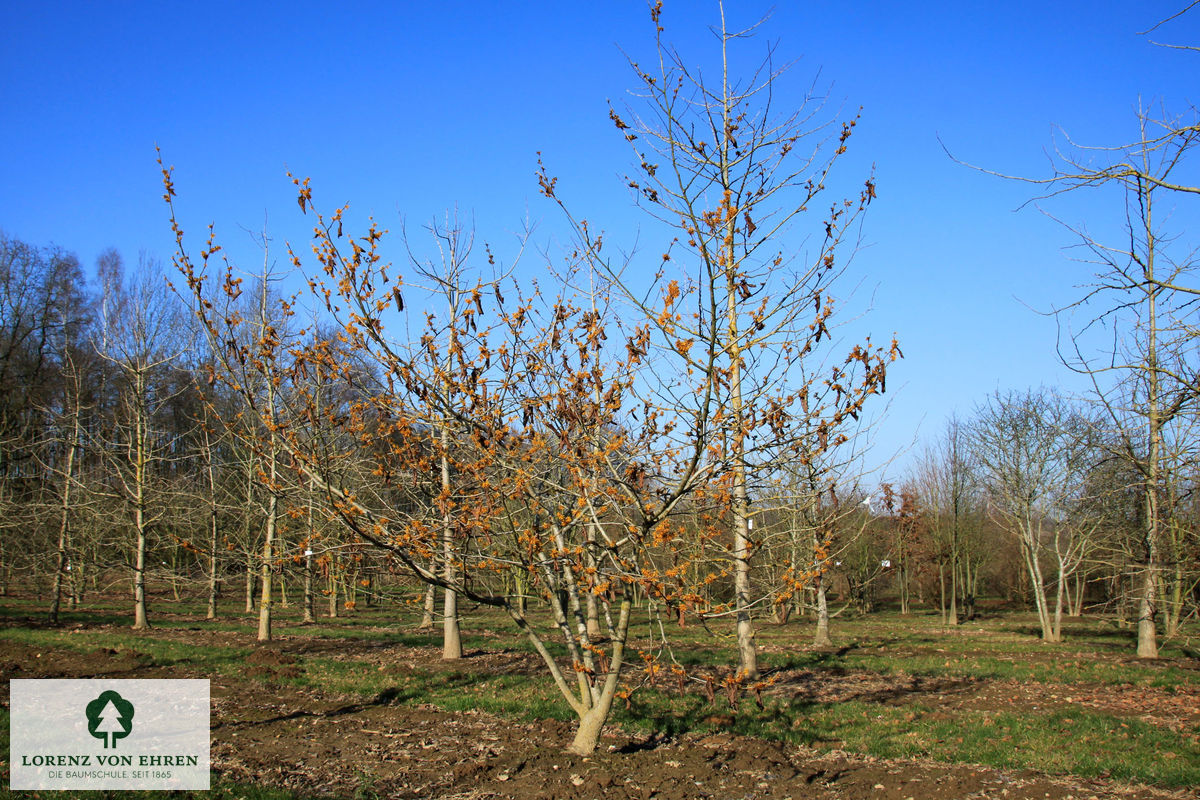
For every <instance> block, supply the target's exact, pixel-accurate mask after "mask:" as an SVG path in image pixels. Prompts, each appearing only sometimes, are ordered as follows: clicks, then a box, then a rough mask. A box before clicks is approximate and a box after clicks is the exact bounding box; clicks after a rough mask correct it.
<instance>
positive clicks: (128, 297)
mask: <svg viewBox="0 0 1200 800" xmlns="http://www.w3.org/2000/svg"><path fill="white" fill-rule="evenodd" d="M99 271H100V279H101V282H102V288H103V300H102V303H101V313H100V332H99V340H98V341H97V342H96V352H97V353H98V354H99V355H100V357H101V358H103V359H104V360H106V361H107V362H109V363H110V364H111V365H112V367H113V368H114V369H115V370H116V381H117V386H118V391H119V397H120V401H119V403H120V404H119V407H118V409H117V418H116V420H115V424H114V429H113V431H112V441H111V442H109V443H108V444H109V447H108V448H106V450H107V451H108V452H110V453H111V454H112V455H111V457H110V462H111V464H112V466H113V479H114V486H115V489H116V492H117V495H118V497H119V498H120V499H121V501H122V502H123V504H124V505H125V506H126V507H127V508H128V510H129V513H130V518H131V519H130V522H131V523H132V526H133V532H134V537H133V538H134V547H133V555H132V559H131V560H132V565H131V566H132V572H133V599H134V623H133V627H134V628H146V627H149V621H148V619H147V616H146V569H147V563H146V554H147V544H148V539H149V536H150V533H151V531H152V530H153V528H154V526H155V525H156V524H157V523H158V522H159V521H161V519H162V518H163V514H164V513H165V512H164V508H163V506H162V505H161V504H156V503H154V502H153V501H154V495H155V491H156V484H157V482H158V481H157V478H158V475H157V471H158V470H159V469H160V468H161V466H162V465H163V464H164V463H165V462H166V461H167V460H169V459H170V458H172V457H173V454H172V452H171V448H170V437H169V436H165V435H164V434H163V431H162V428H161V426H160V424H159V423H160V414H161V412H162V411H163V410H164V409H165V408H166V406H167V405H168V404H169V403H170V402H171V400H172V399H173V397H174V395H175V393H176V392H178V391H180V390H181V389H179V388H178V387H174V388H173V387H171V385H170V383H169V382H168V381H167V380H166V379H165V378H166V373H167V371H168V369H169V368H170V367H171V365H173V364H174V363H175V361H176V360H177V359H178V358H179V357H180V355H181V354H182V353H183V352H184V350H185V349H186V348H187V342H186V340H185V338H184V337H182V336H181V332H185V331H186V330H187V326H185V325H181V319H180V311H181V307H180V306H179V304H178V303H177V301H176V300H175V298H174V297H172V296H171V294H170V292H169V291H168V288H167V284H166V280H165V277H164V276H163V274H162V272H161V270H160V268H159V266H158V264H157V262H154V261H151V260H147V259H144V258H143V259H142V260H140V261H139V264H138V268H137V269H136V270H135V271H134V272H132V273H131V274H130V275H129V276H128V278H126V276H125V275H124V274H123V269H122V265H121V261H120V257H119V256H118V255H117V254H116V253H115V252H113V251H110V252H109V253H107V254H106V255H104V256H102V257H101V261H100V266H99Z"/></svg>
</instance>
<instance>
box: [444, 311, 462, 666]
mask: <svg viewBox="0 0 1200 800" xmlns="http://www.w3.org/2000/svg"><path fill="white" fill-rule="evenodd" d="M451 335H453V333H452V334H451ZM441 440H442V494H443V495H444V496H445V497H446V498H447V502H449V499H448V498H449V497H450V457H449V456H448V455H447V448H449V447H450V431H449V429H448V428H447V425H446V424H445V423H443V425H442V430H441ZM452 523H453V520H452V519H451V517H450V512H449V511H448V510H447V511H446V512H445V513H444V514H443V516H442V578H443V579H444V580H445V581H446V589H445V592H444V593H443V595H442V659H443V660H445V661H455V660H457V659H460V658H462V654H463V651H462V633H461V631H460V630H459V626H458V593H457V592H455V591H454V589H452V588H450V587H452V586H454V582H455V580H457V578H458V575H457V570H456V569H455V566H454V529H453V527H452Z"/></svg>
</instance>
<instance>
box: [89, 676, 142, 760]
mask: <svg viewBox="0 0 1200 800" xmlns="http://www.w3.org/2000/svg"><path fill="white" fill-rule="evenodd" d="M84 713H86V714H87V720H88V733H90V734H91V735H92V736H95V737H96V738H97V739H103V740H104V747H105V749H108V748H110V747H116V744H117V739H124V738H125V737H126V736H128V735H129V732H130V731H131V730H133V703H131V702H129V701H128V700H126V699H125V698H124V697H121V695H119V694H117V693H116V692H114V691H112V690H109V691H107V692H101V693H100V696H99V697H97V698H96V699H95V700H93V701H92V702H90V703H88V704H87V709H86V711H85V712H84Z"/></svg>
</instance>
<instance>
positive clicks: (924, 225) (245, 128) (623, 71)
mask: <svg viewBox="0 0 1200 800" xmlns="http://www.w3.org/2000/svg"><path fill="white" fill-rule="evenodd" d="M1183 5H1184V3H1183V0H1177V1H1176V2H1157V1H1155V2H1145V3H1136V4H1131V3H1117V2H1059V3H1047V2H1037V3H1034V2H1012V3H987V4H984V3H962V2H953V3H938V2H930V3H922V4H908V3H882V2H879V3H874V2H852V1H850V0H848V1H847V2H845V3H840V4H834V3H789V2H781V3H779V4H778V5H777V6H776V7H775V8H774V13H773V16H772V17H771V19H770V20H769V22H768V23H767V24H766V25H765V26H764V27H763V28H762V30H761V34H760V36H759V37H758V38H757V39H755V40H752V41H750V42H748V43H746V45H745V48H744V50H743V52H742V53H741V54H739V58H741V59H743V60H742V61H741V62H740V63H743V64H745V63H752V62H755V61H757V59H758V58H759V57H760V56H761V55H762V53H763V51H764V48H765V47H766V45H767V44H768V43H769V42H778V50H777V53H778V54H779V58H780V60H785V61H787V60H796V63H795V64H794V65H793V67H792V69H791V71H790V73H789V75H788V76H787V78H786V80H785V82H784V84H782V85H781V94H780V102H781V103H787V102H788V101H789V99H792V98H796V97H798V96H799V93H800V92H802V91H803V90H804V89H806V88H808V87H809V85H810V84H811V83H812V82H813V80H814V79H815V80H816V85H817V86H818V87H819V88H821V89H822V90H823V91H827V92H828V96H829V98H830V108H831V109H833V110H837V109H843V110H844V111H845V112H852V111H854V110H855V109H857V108H858V107H859V106H862V107H863V117H862V123H861V125H860V126H859V129H858V131H859V132H858V133H857V134H856V136H855V137H854V139H853V140H852V142H851V144H852V149H851V152H850V154H849V157H848V158H847V160H846V161H845V163H843V164H842V165H841V168H842V171H843V173H842V174H843V177H844V178H845V179H846V181H847V185H848V186H849V185H861V179H862V178H863V177H865V176H866V175H867V174H868V173H869V171H870V169H871V168H872V165H874V169H875V171H876V174H877V183H878V186H879V198H878V201H877V202H875V203H874V204H873V205H872V207H871V210H870V214H869V215H868V218H867V221H866V226H865V228H864V233H863V240H864V246H863V248H862V249H861V251H860V252H859V253H858V255H857V257H856V259H855V261H854V264H853V267H852V269H851V270H850V274H848V275H847V282H846V284H845V286H846V287H847V289H853V296H852V297H851V298H850V299H849V300H848V301H847V305H848V307H849V308H852V309H856V310H857V311H866V312H867V313H866V314H865V316H862V317H861V318H856V319H855V321H854V322H853V323H852V326H851V327H853V329H854V330H856V331H857V330H866V331H870V332H872V333H873V334H874V336H875V338H876V339H877V340H883V341H886V339H888V338H890V336H891V334H892V333H893V331H894V332H896V333H897V334H898V336H899V337H900V340H901V343H902V347H903V349H904V351H905V354H906V359H905V361H904V362H902V363H901V364H899V365H898V366H897V367H896V369H895V371H894V373H893V377H892V378H891V379H890V380H889V387H890V388H892V389H893V390H894V391H892V392H889V397H891V406H890V408H889V410H888V416H887V417H886V419H885V420H884V421H883V422H881V423H880V424H879V426H878V429H877V436H876V438H877V440H878V446H877V455H876V456H875V457H874V460H875V461H880V460H883V455H884V454H885V453H890V452H893V451H895V450H896V449H897V448H900V447H902V446H904V445H905V444H907V443H909V442H910V441H912V440H913V439H914V437H920V438H922V439H924V438H927V437H929V436H932V435H936V434H937V432H938V431H939V430H940V429H941V426H942V424H943V421H944V419H945V418H946V416H947V415H948V414H950V413H952V412H955V411H957V412H958V413H959V414H963V415H969V413H970V411H971V409H972V408H973V406H974V404H975V403H977V402H978V401H980V400H981V399H983V398H984V397H985V396H986V394H987V393H989V392H991V391H994V390H996V389H1001V390H1003V389H1007V388H1025V387H1028V386H1031V385H1033V386H1036V385H1038V384H1047V385H1053V384H1058V383H1062V382H1065V383H1067V385H1069V386H1072V387H1074V388H1082V387H1081V386H1080V385H1079V384H1078V382H1077V381H1076V382H1072V381H1071V380H1070V378H1069V376H1067V375H1066V374H1065V371H1064V370H1063V368H1062V367H1061V366H1059V364H1058V361H1057V357H1056V356H1055V352H1054V347H1053V344H1054V337H1055V325H1054V322H1053V320H1051V319H1047V318H1045V317H1041V316H1039V315H1037V314H1036V313H1034V311H1033V310H1031V309H1040V310H1046V309H1049V308H1050V307H1052V306H1054V305H1061V304H1065V303H1068V302H1070V301H1072V300H1074V299H1075V298H1076V297H1077V296H1078V295H1079V291H1080V290H1079V289H1078V288H1077V287H1078V286H1079V285H1081V284H1084V283H1086V282H1087V279H1088V274H1089V273H1088V269H1087V267H1086V266H1085V265H1080V264H1078V263H1074V262H1072V261H1071V260H1069V258H1068V254H1064V251H1063V248H1064V247H1065V246H1067V245H1070V244H1072V243H1073V239H1072V237H1071V235H1070V233H1069V232H1067V231H1066V230H1064V229H1063V228H1062V227H1061V226H1059V225H1057V224H1056V223H1054V222H1052V221H1050V220H1049V219H1047V218H1046V217H1044V216H1043V215H1040V214H1039V213H1038V211H1037V210H1036V209H1035V208H1032V207H1028V208H1025V209H1024V210H1021V211H1016V209H1017V208H1018V206H1020V205H1021V204H1022V203H1023V202H1024V201H1026V200H1028V199H1029V198H1030V197H1031V196H1032V195H1033V193H1034V192H1033V190H1032V189H1031V188H1030V187H1029V186H1025V185H1021V184H1017V183H1010V182H1005V181H1002V180H999V179H996V178H992V177H989V176H986V175H982V174H979V173H977V172H972V171H971V170H968V169H965V168H963V167H961V166H959V165H956V164H955V163H953V162H952V161H951V160H950V159H949V158H948V157H947V156H946V154H945V153H944V151H943V149H942V146H941V145H940V144H939V137H940V138H941V140H942V141H943V142H945V144H946V145H947V146H948V147H949V148H951V149H952V150H953V151H954V153H955V154H956V155H958V156H960V157H961V158H963V159H965V160H968V161H971V162H973V163H976V164H980V165H983V166H986V167H988V168H991V169H995V170H999V171H1003V172H1008V173H1015V174H1023V175H1031V176H1040V175H1045V174H1047V172H1048V170H1049V163H1048V161H1047V156H1046V151H1047V150H1048V149H1049V148H1051V147H1052V146H1053V144H1054V142H1055V137H1056V136H1057V137H1059V141H1062V139H1061V136H1062V134H1061V132H1058V128H1061V129H1062V130H1063V131H1066V132H1067V133H1069V134H1070V136H1071V137H1072V138H1074V139H1075V140H1077V141H1079V142H1083V143H1088V144H1115V143H1119V142H1124V141H1127V140H1129V139H1131V138H1133V136H1134V134H1135V128H1134V113H1133V112H1134V109H1135V107H1136V105H1137V103H1138V102H1139V98H1141V100H1142V101H1144V102H1150V101H1162V102H1165V103H1166V104H1167V107H1168V108H1170V109H1174V110H1177V111H1182V110H1184V109H1185V108H1186V107H1187V106H1188V104H1189V103H1195V102H1197V100H1198V98H1197V96H1196V89H1197V85H1198V84H1197V81H1196V78H1197V77H1198V76H1200V61H1198V60H1197V58H1196V57H1195V54H1187V53H1180V52H1177V51H1169V50H1166V49H1163V48H1157V47H1154V46H1153V45H1152V44H1150V43H1149V41H1148V40H1147V39H1148V38H1157V39H1162V40H1165V41H1170V42H1182V43H1190V44H1194V43H1196V42H1200V13H1195V12H1193V13H1192V14H1191V15H1190V16H1185V17H1183V18H1181V19H1179V20H1177V21H1174V22H1172V23H1170V24H1169V25H1167V26H1164V27H1163V28H1162V29H1160V30H1159V31H1156V32H1155V34H1154V35H1153V36H1152V37H1145V36H1139V35H1138V31H1142V30H1145V29H1147V28H1149V27H1150V26H1152V25H1153V24H1154V23H1155V22H1157V21H1158V20H1160V19H1162V18H1165V17H1167V16H1170V15H1171V14H1173V13H1174V12H1176V11H1178V10H1179V9H1180V8H1181V7H1182V6H1183ZM768 10H770V6H769V5H767V4H765V3H757V2H730V4H729V9H728V10H727V13H728V16H729V19H730V25H731V27H733V26H737V25H739V24H746V23H749V22H752V21H754V20H756V19H757V18H758V17H759V16H761V15H762V14H763V13H765V12H766V11H768ZM717 19H718V18H717V9H716V3H715V2H671V0H667V2H666V4H665V12H664V25H665V27H666V29H667V36H668V38H669V39H670V40H671V41H673V42H674V43H675V44H676V46H677V47H678V49H679V50H680V51H681V53H683V55H684V58H685V60H688V61H689V62H693V63H701V64H708V65H709V66H710V69H711V65H712V64H713V61H712V59H713V58H714V57H715V50H714V47H713V39H712V37H711V35H710V34H709V33H708V32H707V29H706V26H707V25H710V24H713V23H715V22H716V21H717ZM651 33H652V32H651V28H650V25H649V21H648V14H647V11H646V7H645V5H644V3H642V2H640V0H606V2H592V3H553V4H551V3H539V2H524V3H515V2H510V3H491V2H454V1H453V0H450V1H448V2H442V3H406V2H391V3H350V4H345V5H344V6H342V7H339V8H337V9H334V8H333V7H332V5H331V4H328V3H320V4H318V3H305V2H291V3H287V4H276V3H227V2H209V3H204V4H182V3H179V4H164V3H148V2H145V3H143V2H122V3H92V2H87V3H84V2H76V3H70V2H68V3H55V4H48V3H20V4H17V3H12V4H9V5H8V7H7V8H6V10H5V15H4V25H3V26H0V153H3V156H2V158H0V229H3V230H4V231H5V232H6V233H7V234H8V235H10V236H15V237H17V238H20V239H23V240H26V241H28V242H31V243H35V244H48V243H51V242H53V243H55V244H58V245H60V246H62V247H64V248H66V249H69V250H72V251H74V252H76V253H77V254H78V255H79V257H80V258H81V260H82V261H83V262H84V263H85V264H87V265H89V266H90V265H91V264H92V263H93V262H94V260H95V258H96V256H97V255H98V254H99V252H100V251H101V250H103V249H104V248H106V247H109V246H113V247H116V248H118V249H119V250H120V251H121V252H122V253H123V254H124V255H125V257H126V258H127V260H131V261H132V260H136V259H137V254H138V253H139V252H140V251H145V252H146V253H147V254H149V255H150V256H152V257H158V258H160V259H162V260H164V261H167V260H169V259H170V255H171V252H172V249H173V248H172V241H171V236H170V231H169V229H168V226H167V221H166V214H165V210H164V208H163V205H162V203H161V200H160V194H161V187H160V185H159V177H158V170H157V166H156V165H155V162H154V147H155V145H156V144H157V145H158V146H160V147H161V148H162V149H163V153H164V157H165V159H166V160H167V162H168V163H169V164H172V165H174V167H175V169H176V180H177V186H178V190H179V193H180V211H181V215H182V222H183V224H184V227H185V228H186V229H187V231H188V234H189V236H190V237H192V242H193V243H194V244H196V245H198V244H199V238H198V237H200V236H201V235H202V233H203V229H204V227H205V226H206V225H207V224H208V223H209V222H216V223H217V226H218V231H219V232H221V233H222V236H223V240H224V241H225V243H226V245H228V246H229V247H230V250H231V252H233V253H234V255H235V257H237V258H239V259H241V260H244V261H248V262H250V264H254V263H257V260H258V259H259V258H260V256H258V255H256V254H255V250H254V248H253V246H252V244H251V242H250V240H249V236H248V235H247V233H246V232H245V230H243V229H248V230H260V229H262V228H263V227H264V225H265V226H266V227H267V228H268V230H269V231H270V232H271V235H272V236H273V237H274V238H275V240H276V242H277V247H278V250H277V254H278V255H279V256H280V257H281V263H282V241H283V240H285V239H289V240H292V241H296V242H301V241H303V237H304V232H305V230H306V222H305V220H304V218H302V217H300V216H299V214H298V208H297V207H296V203H295V199H294V195H293V193H292V187H291V185H290V182H289V181H288V180H287V179H286V177H285V176H284V171H285V169H288V168H290V169H292V170H293V171H294V172H296V173H297V174H299V175H304V176H311V177H312V180H313V185H314V187H315V190H316V197H317V200H318V202H319V203H320V204H321V206H323V207H324V208H326V209H329V208H331V207H332V206H334V205H335V204H341V203H344V202H347V201H348V202H350V203H351V204H352V206H351V207H352V213H353V214H355V215H356V216H355V218H356V219H362V218H364V217H365V216H366V215H368V214H370V215H373V216H374V217H375V218H376V219H377V220H379V221H380V222H381V223H382V224H383V225H384V226H385V227H388V228H390V229H391V230H393V231H398V230H399V228H400V224H401V220H402V219H403V220H405V221H406V224H407V226H408V228H409V229H410V231H417V230H419V228H420V226H421V225H422V224H423V223H424V222H426V221H428V220H430V219H431V218H433V217H435V216H440V215H442V214H443V213H444V212H445V211H446V209H452V208H454V207H456V206H457V208H458V209H459V211H460V213H461V214H463V215H464V216H468V217H473V218H474V220H475V225H476V228H477V236H478V238H479V239H480V240H481V241H483V240H486V241H487V242H489V243H490V244H491V246H492V248H493V249H494V250H495V251H496V252H497V254H498V255H499V256H500V258H501V259H505V258H511V257H512V254H513V252H514V249H515V234H516V233H517V232H519V231H520V230H522V228H523V227H524V226H525V225H526V224H532V225H534V226H535V231H536V232H535V236H534V243H535V244H536V247H534V248H531V249H530V252H527V253H526V255H525V258H524V260H523V261H522V263H521V270H522V272H523V274H525V275H527V276H532V275H537V274H540V273H541V272H544V270H545V267H544V261H543V260H541V256H540V255H539V254H538V251H539V250H546V251H548V252H551V253H553V252H555V250H556V248H557V247H559V246H560V245H561V238H560V237H561V236H562V225H561V219H560V218H559V216H558V214H557V213H556V209H554V208H553V207H551V206H550V204H549V203H548V202H547V201H545V200H544V198H541V197H540V196H539V195H538V192H537V184H536V181H535V180H534V172H535V169H536V159H537V155H536V154H537V152H538V151H540V152H542V154H543V157H544V158H545V160H546V163H547V166H548V168H549V169H550V170H551V172H553V173H554V174H556V175H558V176H559V179H560V183H559V186H560V190H561V193H562V194H563V195H564V196H565V197H566V198H567V199H568V201H569V202H570V203H571V205H572V208H573V209H574V210H575V211H576V213H578V214H579V215H580V216H584V217H587V218H588V219H589V220H590V221H592V223H593V224H594V225H596V226H599V227H602V228H604V229H606V230H608V231H611V232H613V236H614V238H616V239H617V240H618V241H622V237H624V239H623V241H625V242H626V243H632V242H633V241H634V240H635V237H636V235H637V234H636V232H637V231H638V230H639V226H641V225H644V222H643V221H642V220H641V218H640V217H639V214H638V212H637V211H636V209H634V208H633V207H632V203H631V201H630V197H629V195H628V193H627V191H626V190H625V188H624V185H623V182H622V181H621V175H622V174H623V173H624V172H625V171H626V169H627V167H628V164H629V158H628V151H627V150H626V149H625V147H624V145H623V143H622V142H621V141H620V139H619V137H617V136H615V135H614V132H613V130H612V128H611V125H610V123H609V122H608V120H607V104H606V103H607V101H608V100H610V99H611V100H612V101H613V102H614V103H616V104H618V105H620V104H623V103H625V102H628V101H629V100H630V98H629V97H628V90H629V89H630V88H631V87H633V85H634V81H633V78H632V75H631V73H630V71H629V68H628V66H627V65H626V63H625V55H624V54H623V52H622V51H624V53H628V54H629V56H630V57H632V58H635V59H649V58H650V57H651V56H652V45H653V40H652V35H651ZM1056 126H1058V128H1056ZM1181 202H1182V201H1181ZM1119 203H1120V198H1119V197H1116V196H1113V195H1105V194H1103V193H1093V194H1091V195H1077V196H1074V197H1068V198H1060V199H1059V200H1056V201H1053V202H1052V203H1049V204H1047V208H1048V210H1050V211H1053V212H1054V213H1055V214H1057V215H1059V216H1060V217H1061V218H1063V219H1064V220H1066V221H1068V222H1071V223H1085V222H1086V223H1087V224H1088V225H1089V226H1090V228H1091V230H1092V231H1093V232H1094V233H1096V234H1097V235H1098V236H1100V237H1101V238H1104V237H1105V235H1106V234H1108V235H1118V231H1117V229H1116V228H1114V227H1111V226H1112V225H1113V222H1114V220H1115V218H1116V212H1118V211H1119ZM1179 213H1180V215H1181V219H1187V215H1188V214H1191V216H1192V218H1193V219H1194V217H1195V211H1194V210H1189V209H1187V208H1185V207H1182V206H1181V209H1180V211H1179ZM816 224H817V223H816V221H815V220H814V221H813V222H812V225H814V226H815V225H816ZM650 238H651V235H650V234H649V233H647V234H645V239H644V240H643V241H645V240H648V239H650ZM646 246H647V247H648V248H649V249H650V250H651V251H653V250H655V248H656V247H657V245H654V244H649V243H646ZM903 460H904V459H902V460H901V461H903ZM897 469H898V467H897V466H893V467H892V469H891V472H892V473H893V474H894V473H895V472H896V471H897Z"/></svg>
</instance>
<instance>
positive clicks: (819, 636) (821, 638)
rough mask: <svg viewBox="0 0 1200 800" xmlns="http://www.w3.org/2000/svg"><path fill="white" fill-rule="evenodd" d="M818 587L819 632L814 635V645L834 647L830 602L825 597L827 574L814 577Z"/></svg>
mask: <svg viewBox="0 0 1200 800" xmlns="http://www.w3.org/2000/svg"><path fill="white" fill-rule="evenodd" d="M814 580H815V582H816V588H817V632H816V636H814V637H813V646H814V647H833V640H832V639H830V638H829V603H828V602H827V600H826V597H825V576H824V575H817V577H816V578H815V579H814Z"/></svg>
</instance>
